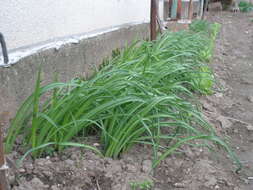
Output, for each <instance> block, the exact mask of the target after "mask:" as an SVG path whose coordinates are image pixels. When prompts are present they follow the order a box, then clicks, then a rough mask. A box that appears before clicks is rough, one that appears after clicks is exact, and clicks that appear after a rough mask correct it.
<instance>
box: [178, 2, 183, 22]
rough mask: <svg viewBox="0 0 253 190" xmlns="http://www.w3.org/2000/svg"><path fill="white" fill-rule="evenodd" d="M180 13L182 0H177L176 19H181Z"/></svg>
mask: <svg viewBox="0 0 253 190" xmlns="http://www.w3.org/2000/svg"><path fill="white" fill-rule="evenodd" d="M181 13H182V0H178V1H177V19H181Z"/></svg>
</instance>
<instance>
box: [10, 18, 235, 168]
mask: <svg viewBox="0 0 253 190" xmlns="http://www.w3.org/2000/svg"><path fill="white" fill-rule="evenodd" d="M201 22H202V21H201ZM202 25H203V26H202ZM200 26H201V27H200ZM214 28H215V29H214ZM216 33H217V26H216V25H210V24H204V23H195V26H194V24H193V26H191V30H190V31H181V32H177V33H171V32H166V33H165V34H163V35H162V36H160V37H159V38H158V39H157V40H156V41H154V42H147V41H141V42H136V43H133V44H132V45H131V46H129V47H126V48H125V49H124V50H123V51H122V52H117V53H116V54H115V56H114V57H113V58H112V59H109V60H108V61H107V63H106V65H104V66H103V68H101V70H100V71H98V72H97V73H96V74H94V76H93V77H91V78H90V79H89V80H82V79H78V78H77V79H73V80H72V81H70V82H67V83H61V82H54V83H51V84H48V85H46V86H40V72H39V73H38V78H37V82H36V85H35V91H34V93H33V94H32V95H31V96H30V97H29V98H27V100H26V101H25V102H24V103H23V105H22V106H21V107H20V109H19V110H18V112H17V115H16V117H15V118H14V119H13V121H12V124H11V127H10V129H9V133H8V136H7V138H6V142H5V144H6V150H7V151H10V150H12V148H13V146H14V143H15V139H16V137H17V136H18V135H19V134H22V135H23V137H24V138H23V145H24V146H26V147H27V149H29V151H28V152H27V154H28V153H30V152H33V156H34V157H40V156H42V155H45V154H46V153H47V152H48V147H49V146H50V147H51V149H50V150H52V149H53V150H54V151H60V150H62V149H63V148H64V147H66V146H78V147H84V148H88V149H91V150H93V151H96V152H97V153H99V154H103V155H104V156H108V157H112V158H119V156H120V155H121V154H122V153H124V152H126V151H127V150H128V149H130V148H131V147H132V146H133V145H135V144H137V143H140V144H147V145H150V146H151V147H152V148H153V152H154V163H153V166H154V167H155V166H157V165H158V164H159V163H160V162H161V161H162V160H163V159H164V158H165V157H166V156H168V155H170V154H172V153H173V152H175V150H176V149H177V148H178V147H180V146H181V145H183V144H185V143H189V142H190V141H193V140H195V139H202V140H203V141H204V144H206V145H207V146H209V148H210V147H211V146H212V145H213V143H212V142H214V143H215V144H219V145H221V146H222V147H224V148H225V149H226V150H227V151H228V153H229V154H230V156H231V157H232V158H233V159H235V160H236V158H235V156H234V154H233V152H232V151H231V150H230V149H229V147H228V146H227V145H226V144H225V143H224V142H223V141H222V140H220V138H218V137H217V136H216V135H215V132H214V130H213V128H212V127H211V126H210V125H209V124H208V122H207V121H205V120H204V119H203V117H202V114H201V111H200V109H199V108H198V106H197V105H198V103H197V101H196V98H195V96H194V92H197V93H200V94H208V93H211V88H212V84H213V75H212V72H211V70H210V68H209V67H208V65H207V64H206V61H208V59H209V58H206V57H205V56H204V55H205V52H207V51H209V50H210V48H213V46H210V44H211V43H213V42H212V40H214V38H213V37H212V36H214V35H216ZM45 94H46V95H47V96H46V101H41V100H42V97H43V96H44V95H45ZM50 95H51V96H50ZM44 99H45V98H44ZM94 131H95V132H96V134H97V135H98V136H99V137H100V144H101V145H102V147H103V148H102V149H101V150H98V149H96V148H95V147H92V146H89V145H87V144H79V143H75V142H72V141H73V139H75V138H76V137H80V136H88V135H89V134H90V133H91V132H92V133H94ZM161 142H166V143H165V144H167V145H166V146H165V145H164V143H161ZM158 151H160V152H163V154H162V155H161V156H160V157H158V156H157V152H158ZM236 161H237V162H238V160H236Z"/></svg>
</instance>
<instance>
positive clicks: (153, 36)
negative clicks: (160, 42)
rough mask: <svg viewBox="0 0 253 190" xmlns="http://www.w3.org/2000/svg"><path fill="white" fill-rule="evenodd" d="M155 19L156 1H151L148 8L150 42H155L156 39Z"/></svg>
mask: <svg viewBox="0 0 253 190" xmlns="http://www.w3.org/2000/svg"><path fill="white" fill-rule="evenodd" d="M156 18H157V4H156V0H151V6H150V40H155V39H156Z"/></svg>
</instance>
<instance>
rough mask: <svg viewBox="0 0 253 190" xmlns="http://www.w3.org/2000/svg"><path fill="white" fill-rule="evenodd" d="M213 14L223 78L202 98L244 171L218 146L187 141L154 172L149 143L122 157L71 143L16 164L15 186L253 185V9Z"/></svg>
mask: <svg viewBox="0 0 253 190" xmlns="http://www.w3.org/2000/svg"><path fill="white" fill-rule="evenodd" d="M208 19H209V20H211V21H216V22H219V23H221V24H222V30H221V33H220V36H219V39H218V40H217V45H216V50H215V56H214V61H213V62H214V63H213V64H212V67H213V69H214V71H215V75H216V77H217V79H218V81H219V83H218V85H217V90H216V93H215V94H214V95H212V96H208V97H201V98H200V100H201V102H202V103H203V111H204V113H205V116H206V118H207V119H208V120H209V121H210V122H211V123H212V124H213V125H214V126H215V127H216V129H217V132H218V133H219V134H221V135H226V136H227V137H228V139H229V141H230V142H231V146H232V147H233V148H234V150H235V151H236V153H237V155H238V156H239V158H240V159H241V161H242V163H243V165H244V167H243V169H242V170H241V171H240V173H239V174H236V173H235V172H234V170H235V166H234V164H233V163H232V162H231V161H230V160H229V159H228V158H227V155H226V154H225V153H224V152H223V151H222V150H216V151H218V152H220V153H221V154H219V155H218V154H216V153H214V152H209V151H207V150H206V149H205V148H201V147H195V148H192V147H191V148H190V147H187V146H184V147H181V148H180V150H179V151H178V154H175V155H173V156H170V157H168V158H167V159H166V160H164V161H163V162H162V163H161V164H160V165H159V167H157V168H156V169H155V170H154V171H152V170H151V164H152V161H151V159H152V156H151V155H152V150H150V147H147V146H136V147H134V148H133V149H132V150H130V152H128V153H127V154H125V155H123V156H122V158H121V159H120V160H112V159H109V158H100V157H98V156H97V155H95V154H94V153H92V152H89V151H85V150H81V149H78V148H69V149H67V150H66V151H65V152H64V153H61V154H59V155H56V154H55V155H53V156H50V157H47V158H41V159H37V160H35V161H32V160H29V159H28V160H26V161H25V162H24V164H23V166H22V168H19V169H17V170H15V169H14V168H11V169H10V170H9V172H8V179H9V182H10V184H11V188H12V189H15V190H35V189H36V190H44V189H45V190H46V189H52V190H72V189H73V190H130V189H131V188H130V183H131V182H152V184H154V186H153V187H152V188H150V189H154V190H169V189H170V190H174V189H175V190H176V189H185V190H213V189H220V190H252V189H253V180H252V178H251V177H253V127H252V126H253V22H252V21H251V20H252V19H253V14H251V15H250V14H245V13H236V14H234V13H229V12H212V13H209V15H208ZM218 87H219V88H218ZM92 142H93V143H95V142H96V139H93V140H92ZM197 143H198V142H197ZM17 156H18V153H15V152H14V153H12V154H11V155H9V156H8V157H9V158H10V159H13V160H15V159H16V158H17Z"/></svg>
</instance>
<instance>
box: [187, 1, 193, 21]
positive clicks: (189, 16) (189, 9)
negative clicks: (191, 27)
mask: <svg viewBox="0 0 253 190" xmlns="http://www.w3.org/2000/svg"><path fill="white" fill-rule="evenodd" d="M192 11H193V4H192V0H190V2H189V7H188V19H189V20H191V19H192V14H193V12H192Z"/></svg>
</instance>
